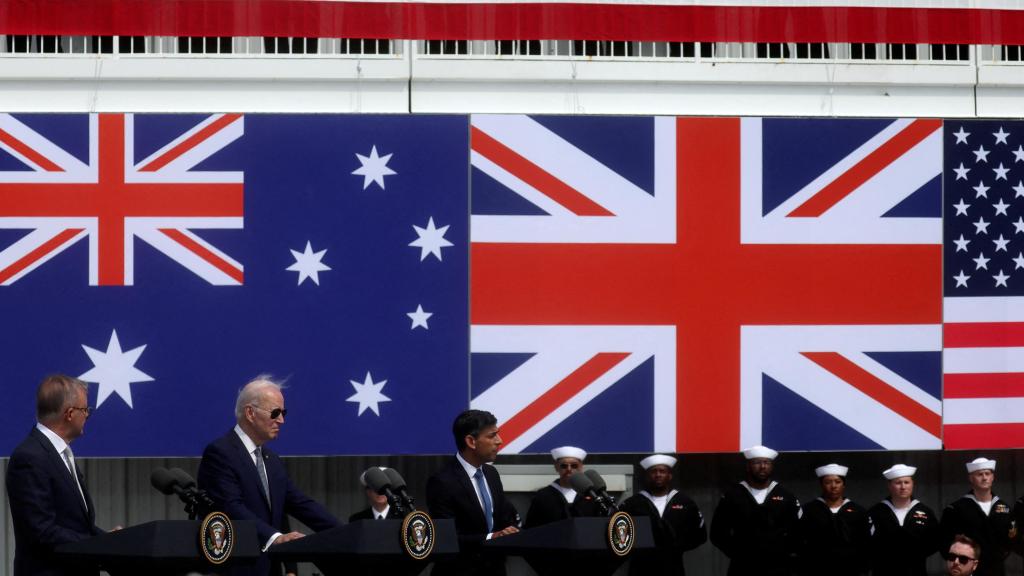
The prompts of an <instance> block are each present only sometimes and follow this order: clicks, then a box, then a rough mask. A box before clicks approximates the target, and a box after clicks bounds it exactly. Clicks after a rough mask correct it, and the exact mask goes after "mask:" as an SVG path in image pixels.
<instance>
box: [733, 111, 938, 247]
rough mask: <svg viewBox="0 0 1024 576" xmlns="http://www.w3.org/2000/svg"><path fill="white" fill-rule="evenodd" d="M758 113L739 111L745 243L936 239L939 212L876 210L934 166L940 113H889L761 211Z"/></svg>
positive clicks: (918, 183)
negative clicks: (893, 116)
mask: <svg viewBox="0 0 1024 576" xmlns="http://www.w3.org/2000/svg"><path fill="white" fill-rule="evenodd" d="M763 122H764V120H763V119H761V118H744V119H743V120H742V129H743V152H742V162H743V172H742V174H741V177H742V183H743V188H742V194H743V206H742V214H741V219H742V223H743V229H742V238H743V242H744V243H746V244H779V243H784V244H803V243H807V242H814V243H818V244H881V243H887V244H941V243H942V219H941V218H938V217H936V218H894V217H883V215H884V214H886V213H887V212H888V211H889V210H891V209H892V208H893V207H894V206H896V205H897V204H899V203H900V202H902V201H903V200H905V199H906V198H907V197H908V196H910V195H911V194H913V193H914V192H915V191H917V190H918V189H919V188H920V187H922V186H924V185H925V184H927V183H928V181H930V180H932V179H933V178H935V177H937V176H938V175H939V174H941V173H942V120H934V119H898V120H893V121H892V122H891V123H890V124H889V125H888V126H886V127H885V128H884V129H882V130H881V131H880V132H878V134H876V135H874V136H873V137H871V138H869V139H867V140H866V141H865V142H864V143H863V144H861V145H860V146H858V147H857V148H856V149H855V150H853V151H852V152H850V153H849V154H847V155H846V156H845V157H844V158H842V159H840V160H839V161H838V162H836V163H835V164H833V165H831V166H827V167H826V166H823V167H822V171H821V173H820V174H818V176H817V177H816V178H814V179H813V180H812V181H810V182H809V183H808V184H807V185H806V186H804V187H803V188H801V189H800V190H798V191H796V193H794V194H793V195H792V196H790V197H789V198H787V199H786V200H785V201H784V202H782V203H781V204H779V205H778V206H777V207H775V208H774V209H772V210H771V211H770V212H768V213H765V211H764V209H763V188H762V186H763V180H764V176H763V175H764V171H765V170H766V169H768V168H771V166H764V165H763V159H764V156H765V150H764V146H765V144H764V139H763V138H762V133H763V132H762V130H763V128H762V127H763Z"/></svg>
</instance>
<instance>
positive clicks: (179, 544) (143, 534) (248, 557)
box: [56, 520, 260, 576]
mask: <svg viewBox="0 0 1024 576" xmlns="http://www.w3.org/2000/svg"><path fill="white" fill-rule="evenodd" d="M201 524H202V522H200V521H198V520H157V521H154V522H146V523H145V524H139V525H137V526H131V527H128V528H124V529H123V530H118V531H116V532H108V533H106V534H100V535H99V536H95V537H93V538H89V539H87V540H81V541H79V542H70V543H68V544H62V545H60V546H58V547H57V550H56V552H57V554H58V555H59V556H61V557H62V558H64V559H65V560H68V561H71V562H76V563H86V564H90V565H92V566H96V567H97V568H99V569H101V570H106V571H107V572H109V573H110V574H111V576H122V575H124V576H129V575H138V574H146V575H154V576H178V575H183V574H188V573H190V572H199V573H201V574H217V573H219V572H220V571H222V570H224V569H225V568H227V567H230V566H238V565H246V564H253V563H255V562H256V559H257V558H259V555H260V547H259V543H258V542H257V537H256V526H254V525H253V524H252V523H251V522H244V521H234V522H232V524H233V525H234V538H235V545H234V550H233V551H232V553H231V557H230V558H229V559H228V560H227V561H226V562H225V563H224V564H220V565H213V564H210V563H209V562H207V560H206V558H205V557H204V556H203V552H202V550H200V548H199V528H200V525H201Z"/></svg>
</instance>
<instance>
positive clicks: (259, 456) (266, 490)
mask: <svg viewBox="0 0 1024 576" xmlns="http://www.w3.org/2000/svg"><path fill="white" fill-rule="evenodd" d="M252 453H253V455H254V456H256V471H257V472H259V473H260V484H263V495H264V496H266V498H267V506H268V507H269V506H270V482H269V481H267V465H266V464H264V463H263V449H262V448H260V447H259V446H257V447H256V449H255V450H253V451H252Z"/></svg>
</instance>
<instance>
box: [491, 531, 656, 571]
mask: <svg viewBox="0 0 1024 576" xmlns="http://www.w3.org/2000/svg"><path fill="white" fill-rule="evenodd" d="M608 521H609V519H608V518H595V517H591V518H569V519H566V520H559V521H558V522H552V523H551V524H545V525H543V526H537V527H536V528H530V529H529V530H523V531H522V532H519V533H517V534H511V535H509V536H502V537H501V538H495V539H493V540H488V541H487V542H485V543H484V551H485V552H486V553H491V554H506V555H510V556H522V557H524V558H525V559H526V561H527V562H529V564H530V567H532V568H533V569H534V570H536V571H537V573H538V574H541V575H542V576H543V575H547V574H562V575H564V574H593V575H601V574H611V573H613V572H615V571H616V570H618V568H619V566H621V565H622V564H623V563H624V562H625V561H626V560H628V559H629V557H630V556H632V555H633V554H641V553H643V552H644V551H646V550H651V549H652V548H654V537H653V535H652V533H651V519H650V518H647V517H646V516H637V517H635V518H633V523H634V526H635V534H634V538H635V540H634V542H633V547H632V550H631V551H630V552H629V554H627V555H625V556H619V555H617V554H615V553H614V552H612V549H611V546H610V545H609V543H608V538H609V536H608Z"/></svg>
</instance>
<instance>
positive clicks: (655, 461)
mask: <svg viewBox="0 0 1024 576" xmlns="http://www.w3.org/2000/svg"><path fill="white" fill-rule="evenodd" d="M676 462H677V460H676V459H675V458H673V457H672V456H669V455H667V454H652V455H650V456H648V457H647V458H644V459H643V460H641V461H640V467H641V468H643V469H644V470H647V469H648V468H650V467H651V466H658V465H661V466H668V467H669V468H671V467H673V466H675V465H676Z"/></svg>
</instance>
